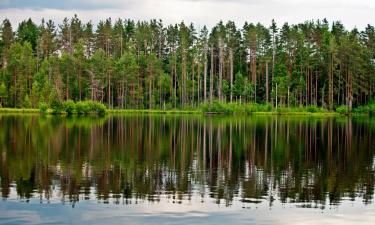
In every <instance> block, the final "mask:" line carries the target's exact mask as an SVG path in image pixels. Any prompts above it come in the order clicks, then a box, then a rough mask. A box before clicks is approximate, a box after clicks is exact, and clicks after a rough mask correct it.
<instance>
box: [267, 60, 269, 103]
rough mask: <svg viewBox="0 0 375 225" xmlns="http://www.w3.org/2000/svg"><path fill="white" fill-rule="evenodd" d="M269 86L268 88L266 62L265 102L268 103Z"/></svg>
mask: <svg viewBox="0 0 375 225" xmlns="http://www.w3.org/2000/svg"><path fill="white" fill-rule="evenodd" d="M268 96H269V86H268V61H266V102H267V103H268Z"/></svg>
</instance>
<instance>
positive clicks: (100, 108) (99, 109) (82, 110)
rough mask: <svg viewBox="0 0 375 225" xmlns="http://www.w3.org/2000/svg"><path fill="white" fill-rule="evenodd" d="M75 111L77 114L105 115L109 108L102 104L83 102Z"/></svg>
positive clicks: (76, 106)
mask: <svg viewBox="0 0 375 225" xmlns="http://www.w3.org/2000/svg"><path fill="white" fill-rule="evenodd" d="M75 110H76V112H77V114H90V113H97V114H100V115H103V114H105V113H106V112H107V107H106V106H105V105H104V104H102V103H100V102H94V101H83V102H77V104H76V105H75Z"/></svg>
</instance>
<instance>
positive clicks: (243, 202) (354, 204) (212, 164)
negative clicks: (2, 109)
mask: <svg viewBox="0 0 375 225" xmlns="http://www.w3.org/2000/svg"><path fill="white" fill-rule="evenodd" d="M0 127H1V129H0V146H1V147H0V151H1V159H0V180H1V186H0V194H1V198H2V199H1V200H0V224H104V223H108V224H229V223H231V224H353V223H356V224H375V203H374V187H375V174H374V171H375V154H374V153H375V119H370V118H366V117H362V118H346V117H326V118H319V117H304V116H293V117H288V116H249V117H241V116H237V117H234V116H232V117H225V116H203V115H136V114H134V115H124V116H108V117H105V118H91V117H86V118H77V117H73V118H65V117H42V116H37V115H24V116H15V115H1V116H0Z"/></svg>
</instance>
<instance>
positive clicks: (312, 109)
mask: <svg viewBox="0 0 375 225" xmlns="http://www.w3.org/2000/svg"><path fill="white" fill-rule="evenodd" d="M306 110H307V112H310V113H317V112H325V110H324V109H323V108H320V107H318V106H316V105H310V106H307V108H306Z"/></svg>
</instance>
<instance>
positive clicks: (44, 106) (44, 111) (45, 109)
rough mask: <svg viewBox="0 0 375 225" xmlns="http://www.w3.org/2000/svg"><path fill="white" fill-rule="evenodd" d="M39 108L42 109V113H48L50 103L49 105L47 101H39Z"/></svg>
mask: <svg viewBox="0 0 375 225" xmlns="http://www.w3.org/2000/svg"><path fill="white" fill-rule="evenodd" d="M39 110H40V113H42V114H46V113H47V110H48V105H47V103H45V102H40V103H39Z"/></svg>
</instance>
